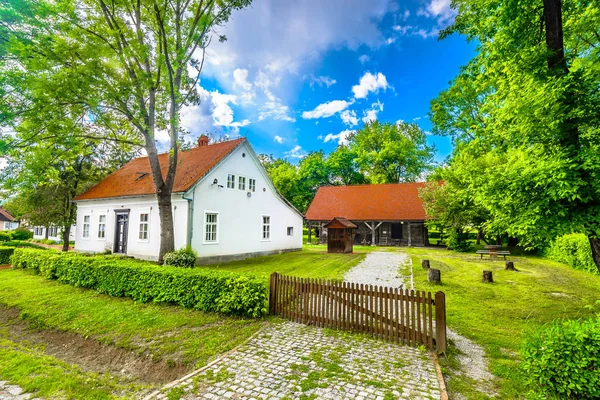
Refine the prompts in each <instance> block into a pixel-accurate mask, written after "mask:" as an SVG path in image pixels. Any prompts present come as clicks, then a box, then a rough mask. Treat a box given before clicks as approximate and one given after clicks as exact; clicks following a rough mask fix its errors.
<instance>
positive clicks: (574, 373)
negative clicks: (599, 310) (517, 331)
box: [521, 318, 600, 399]
mask: <svg viewBox="0 0 600 400" xmlns="http://www.w3.org/2000/svg"><path fill="white" fill-rule="evenodd" d="M521 355H522V358H523V363H522V368H523V369H524V372H525V375H526V376H527V379H528V383H529V384H530V385H531V386H532V387H533V388H534V390H536V391H539V392H541V393H542V394H544V395H545V397H546V396H552V395H554V396H558V398H569V399H597V398H600V318H598V319H596V320H593V319H590V320H588V321H562V322H555V323H554V324H552V325H551V326H550V327H548V328H546V329H544V330H542V331H540V332H538V333H536V334H534V335H532V336H530V337H529V338H528V339H527V340H526V341H525V344H524V347H523V349H522V350H521Z"/></svg>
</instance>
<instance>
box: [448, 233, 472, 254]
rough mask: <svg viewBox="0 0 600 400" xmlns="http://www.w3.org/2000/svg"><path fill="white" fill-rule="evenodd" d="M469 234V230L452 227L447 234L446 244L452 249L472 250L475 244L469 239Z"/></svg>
mask: <svg viewBox="0 0 600 400" xmlns="http://www.w3.org/2000/svg"><path fill="white" fill-rule="evenodd" d="M468 236H469V234H468V232H461V231H458V230H456V229H451V230H449V231H448V234H447V236H446V245H447V246H448V247H449V248H451V249H452V250H456V251H460V252H469V251H472V250H473V245H472V244H471V243H470V242H469V241H468Z"/></svg>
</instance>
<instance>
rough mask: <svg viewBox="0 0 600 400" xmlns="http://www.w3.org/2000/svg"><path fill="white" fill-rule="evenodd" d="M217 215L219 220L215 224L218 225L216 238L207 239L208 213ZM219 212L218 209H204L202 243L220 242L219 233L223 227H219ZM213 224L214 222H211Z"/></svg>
mask: <svg viewBox="0 0 600 400" xmlns="http://www.w3.org/2000/svg"><path fill="white" fill-rule="evenodd" d="M209 214H210V215H216V216H217V221H216V223H215V224H214V225H215V227H216V232H215V240H214V241H213V240H206V233H207V229H206V228H207V226H208V223H207V222H206V217H207V216H208V215H209ZM219 220H220V218H219V212H218V211H210V210H204V218H203V219H202V244H219V233H220V231H221V229H220V228H219ZM211 225H212V223H211Z"/></svg>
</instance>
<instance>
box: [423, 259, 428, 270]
mask: <svg viewBox="0 0 600 400" xmlns="http://www.w3.org/2000/svg"><path fill="white" fill-rule="evenodd" d="M421 266H422V267H423V269H429V260H423V261H421Z"/></svg>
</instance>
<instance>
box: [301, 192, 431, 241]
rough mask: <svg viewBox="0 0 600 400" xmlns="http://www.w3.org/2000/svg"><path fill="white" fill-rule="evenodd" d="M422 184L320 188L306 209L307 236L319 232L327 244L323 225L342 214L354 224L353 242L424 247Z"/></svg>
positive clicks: (425, 234) (425, 235) (320, 238)
mask: <svg viewBox="0 0 600 400" xmlns="http://www.w3.org/2000/svg"><path fill="white" fill-rule="evenodd" d="M424 186H425V183H422V182H420V183H393V184H381V185H353V186H323V187H320V188H319V190H318V191H317V194H316V195H315V198H314V199H313V201H312V203H311V205H310V207H309V208H308V211H307V212H306V221H307V223H308V226H309V228H310V229H309V231H308V232H309V239H310V235H311V234H312V232H318V235H319V242H320V243H327V233H328V229H327V226H326V224H327V223H329V222H330V221H331V220H332V219H334V218H335V217H336V216H343V217H344V218H346V219H347V220H349V221H351V222H352V223H353V224H355V225H356V226H357V229H356V230H355V231H354V238H353V239H354V243H355V244H362V245H370V244H374V245H379V246H427V245H429V240H428V238H427V227H426V226H425V219H426V216H425V209H424V208H423V202H422V200H421V199H420V198H419V192H418V191H419V189H420V188H422V187H424Z"/></svg>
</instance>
